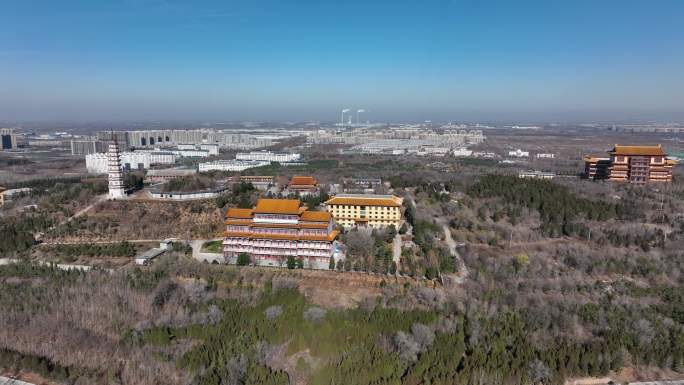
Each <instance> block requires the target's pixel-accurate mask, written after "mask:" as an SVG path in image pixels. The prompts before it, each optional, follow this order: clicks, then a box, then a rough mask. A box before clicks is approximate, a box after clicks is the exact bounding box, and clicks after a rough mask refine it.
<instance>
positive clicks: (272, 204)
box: [223, 199, 342, 269]
mask: <svg viewBox="0 0 684 385" xmlns="http://www.w3.org/2000/svg"><path fill="white" fill-rule="evenodd" d="M225 224H226V232H225V239H224V241H223V255H224V257H225V258H226V260H227V261H228V262H229V263H236V262H237V257H238V255H239V254H240V253H246V254H247V255H249V257H250V260H251V262H252V263H253V264H256V265H262V266H284V265H285V264H286V262H287V259H288V257H290V256H291V257H294V258H295V259H301V260H302V262H303V264H304V267H306V268H311V269H328V268H329V267H328V266H329V263H330V257H334V258H335V262H337V260H338V259H340V258H342V255H341V252H340V251H339V249H338V246H337V244H336V242H335V239H336V238H337V236H338V235H339V231H338V230H335V229H334V228H333V227H334V225H333V219H332V216H331V215H330V213H327V212H321V211H309V210H307V209H306V207H304V206H301V203H300V201H299V199H259V200H258V201H257V204H256V207H254V208H253V209H238V208H230V209H228V211H227V212H226V221H225Z"/></svg>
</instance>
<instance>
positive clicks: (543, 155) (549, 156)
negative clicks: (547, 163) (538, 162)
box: [536, 153, 556, 159]
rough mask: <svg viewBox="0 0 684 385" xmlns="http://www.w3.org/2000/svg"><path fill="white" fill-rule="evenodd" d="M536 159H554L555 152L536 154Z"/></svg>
mask: <svg viewBox="0 0 684 385" xmlns="http://www.w3.org/2000/svg"><path fill="white" fill-rule="evenodd" d="M536 156H537V159H554V158H555V157H556V154H542V153H540V154H537V155H536Z"/></svg>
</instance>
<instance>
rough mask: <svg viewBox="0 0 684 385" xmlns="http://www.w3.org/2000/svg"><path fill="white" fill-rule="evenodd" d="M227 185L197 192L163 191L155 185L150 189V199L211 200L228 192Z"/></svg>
mask: <svg viewBox="0 0 684 385" xmlns="http://www.w3.org/2000/svg"><path fill="white" fill-rule="evenodd" d="M228 188H229V187H228V185H222V186H218V187H216V188H213V189H207V190H197V191H164V190H163V189H162V186H160V185H155V186H152V187H150V196H151V197H152V199H160V200H175V201H182V200H193V199H211V198H216V197H218V196H220V195H221V194H223V193H224V192H226V191H228Z"/></svg>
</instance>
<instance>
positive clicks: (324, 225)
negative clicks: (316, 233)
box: [299, 222, 328, 229]
mask: <svg viewBox="0 0 684 385" xmlns="http://www.w3.org/2000/svg"><path fill="white" fill-rule="evenodd" d="M299 227H300V228H302V229H327V228H328V223H327V222H325V223H322V222H317V223H300V224H299Z"/></svg>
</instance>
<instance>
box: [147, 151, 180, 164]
mask: <svg viewBox="0 0 684 385" xmlns="http://www.w3.org/2000/svg"><path fill="white" fill-rule="evenodd" d="M174 163H176V154H174V153H172V152H168V151H152V152H150V164H174Z"/></svg>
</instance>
